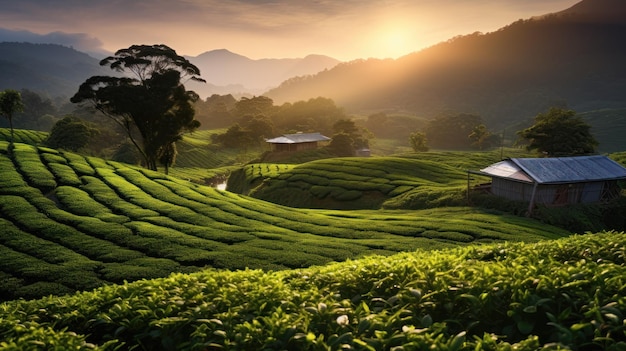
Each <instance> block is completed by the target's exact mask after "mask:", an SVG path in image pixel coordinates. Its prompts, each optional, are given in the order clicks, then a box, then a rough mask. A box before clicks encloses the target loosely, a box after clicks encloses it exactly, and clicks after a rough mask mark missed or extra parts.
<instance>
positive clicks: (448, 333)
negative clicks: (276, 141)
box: [0, 232, 626, 351]
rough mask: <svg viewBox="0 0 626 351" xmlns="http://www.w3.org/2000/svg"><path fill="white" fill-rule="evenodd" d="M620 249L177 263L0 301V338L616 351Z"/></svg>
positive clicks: (526, 248)
mask: <svg viewBox="0 0 626 351" xmlns="http://www.w3.org/2000/svg"><path fill="white" fill-rule="evenodd" d="M1 250H2V246H0V251H1ZM9 253H10V252H9ZM625 253H626V234H625V233H616V232H609V233H597V234H586V235H578V236H571V237H568V238H563V239H558V240H545V241H542V242H539V243H532V244H531V243H498V244H490V245H481V246H478V245H471V246H467V247H463V248H455V249H446V250H438V251H430V252H425V251H418V252H411V253H400V254H395V255H391V256H388V257H382V256H370V257H365V258H361V259H358V260H349V261H346V262H341V263H333V264H328V265H324V266H317V267H310V268H305V269H292V270H283V271H269V272H266V271H261V270H242V271H216V270H210V269H209V270H203V271H201V272H196V273H191V274H182V273H178V274H172V275H170V276H168V277H165V278H159V279H153V280H140V281H137V282H133V283H124V284H120V285H108V286H104V287H101V288H98V289H95V290H93V291H90V292H84V293H78V294H72V295H67V296H61V297H58V296H51V297H45V298H42V299H39V300H31V301H25V300H16V301H10V302H6V303H3V304H0V335H2V336H3V338H2V341H1V342H0V346H2V347H3V348H4V349H7V350H18V349H20V350H35V349H40V348H41V347H42V345H55V347H56V348H57V349H96V350H114V349H120V348H122V349H160V350H205V349H206V350H217V349H228V350H345V349H356V350H427V349H428V350H431V349H432V350H461V351H470V350H502V351H505V350H523V351H526V350H528V351H530V350H621V349H623V348H624V346H625V345H626V334H625V332H626V327H625V326H624V316H626V300H625V299H624V298H623V296H624V283H625V282H624V277H625V276H626V268H625V267H626V266H625V264H626V261H625V260H624V257H625ZM14 256H16V258H17V255H14ZM243 259H244V260H246V258H243ZM154 263H155V262H146V263H145V265H151V264H154ZM42 267H43V268H45V267H46V266H45V265H42ZM136 267H137V268H136V269H137V270H140V269H141V267H142V266H141V265H137V266H136ZM116 268H120V267H119V266H114V267H108V268H107V272H109V273H110V274H116V272H115V269H116ZM50 272H52V271H50ZM4 278H6V277H4ZM5 281H7V282H9V283H11V282H12V281H11V280H5ZM52 286H54V283H47V284H44V285H40V286H39V288H42V289H46V288H48V287H52Z"/></svg>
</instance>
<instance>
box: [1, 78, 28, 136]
mask: <svg viewBox="0 0 626 351" xmlns="http://www.w3.org/2000/svg"><path fill="white" fill-rule="evenodd" d="M23 110H24V104H22V96H21V95H20V93H19V92H18V91H17V90H13V89H6V90H5V91H1V92H0V115H2V116H4V117H5V118H6V119H8V120H9V125H10V127H11V145H13V115H14V114H15V113H17V112H21V111H23Z"/></svg>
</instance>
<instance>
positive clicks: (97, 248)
mask: <svg viewBox="0 0 626 351" xmlns="http://www.w3.org/2000/svg"><path fill="white" fill-rule="evenodd" d="M318 162H319V161H318ZM369 162H370V163H367V164H366V166H367V167H369V168H370V169H372V174H376V175H380V176H382V175H383V174H387V173H388V174H389V176H390V179H389V180H388V179H386V178H384V179H383V178H374V177H371V176H367V177H363V176H362V175H359V176H358V177H353V176H352V175H351V174H349V173H346V172H338V173H339V174H343V176H342V177H340V176H339V175H337V180H335V179H331V178H328V177H326V176H324V172H321V171H318V170H317V168H316V167H311V166H310V165H301V166H297V167H295V166H292V165H282V164H256V165H253V166H252V167H251V168H250V169H249V171H250V174H251V176H255V177H256V176H260V175H263V176H281V175H284V174H287V173H289V172H291V171H296V170H297V172H296V173H294V174H298V175H299V176H301V177H302V179H303V180H304V179H308V178H307V177H309V178H311V179H315V181H316V182H321V183H323V184H331V182H333V181H338V182H339V183H340V185H341V186H334V187H332V188H331V191H329V192H328V194H327V195H326V196H325V197H324V198H321V199H318V200H319V201H327V199H332V201H335V202H336V203H342V204H345V206H351V205H350V204H358V203H359V202H360V201H365V202H367V203H370V204H371V203H375V202H376V203H378V202H381V201H382V200H384V195H383V194H382V193H383V192H385V191H387V190H386V188H385V187H389V186H395V187H402V186H404V185H393V183H394V182H409V183H410V182H411V181H412V182H423V181H422V180H415V179H414V178H413V180H407V179H412V178H410V176H409V175H408V173H407V172H409V166H408V165H410V164H412V162H413V161H411V160H406V159H403V158H399V159H397V160H396V159H392V160H391V161H390V162H392V163H393V164H397V167H396V168H397V170H396V171H395V173H394V172H391V171H388V170H386V169H385V168H384V165H385V162H386V161H385V160H384V159H376V160H374V159H372V160H371V161H369ZM332 164H333V162H331V161H330V160H327V161H324V162H320V165H321V167H322V168H324V167H330V165H332ZM339 165H340V167H343V168H345V169H351V172H352V171H355V170H356V169H358V167H360V166H361V163H359V162H355V160H350V159H342V160H340V161H339ZM429 167H430V166H429ZM426 168H427V167H426V166H425V169H426ZM0 171H1V172H2V177H0V224H3V228H6V229H5V232H2V231H0V245H3V250H4V251H6V253H7V254H6V255H3V256H2V257H1V258H0V263H2V266H1V267H2V268H1V269H0V271H1V272H2V274H6V276H7V279H6V284H7V288H2V289H1V291H2V295H1V296H0V298H1V299H15V298H20V297H23V296H21V295H19V294H20V293H21V292H24V291H26V292H28V295H27V296H28V297H29V298H30V297H37V296H35V295H34V294H35V293H36V292H40V293H42V294H43V295H48V294H56V293H57V291H55V290H50V291H45V289H46V288H47V287H50V288H53V287H56V286H58V285H62V286H63V287H64V288H63V289H62V290H59V291H63V292H66V291H75V290H84V289H90V288H92V287H95V286H97V285H103V284H107V283H119V282H122V281H123V280H124V279H126V280H129V281H131V280H135V279H141V278H142V277H146V278H148V277H150V278H152V277H159V276H163V275H166V274H169V273H170V272H175V271H176V272H192V271H197V270H199V269H203V268H205V267H215V268H225V269H246V268H255V269H265V270H284V269H290V268H299V267H307V266H311V265H322V264H325V263H328V262H331V261H344V260H346V259H349V258H357V257H363V256H365V255H371V254H380V255H391V254H394V253H396V252H400V251H412V250H418V249H419V250H434V249H442V248H447V247H453V246H458V245H466V244H468V243H475V242H489V241H505V240H513V241H538V240H542V239H544V238H547V237H558V236H565V235H568V234H569V232H567V231H564V230H560V229H557V228H555V227H551V226H546V225H544V224H541V223H539V222H536V221H533V220H529V219H518V218H516V217H510V216H503V215H502V214H501V213H498V212H492V213H483V212H482V210H480V209H470V208H466V207H463V208H442V209H436V210H434V209H432V210H428V211H427V212H421V211H384V210H383V211H381V210H377V211H331V210H313V209H294V208H289V207H285V206H279V205H275V204H272V203H268V202H264V201H260V200H257V199H254V198H251V197H248V196H243V195H240V194H235V193H232V192H224V191H218V190H215V189H213V188H210V187H206V186H200V185H197V184H193V183H190V182H188V181H185V180H182V179H178V178H174V177H170V176H167V175H165V174H163V173H158V172H153V171H149V170H145V169H141V168H137V167H133V166H128V165H125V164H122V163H119V162H112V161H106V160H103V159H99V158H95V157H83V156H79V155H76V154H73V153H70V152H66V151H57V150H53V149H48V148H43V147H36V146H33V145H26V144H21V143H15V153H10V152H9V151H8V143H6V142H0ZM315 172H317V173H315ZM313 174H314V175H313ZM325 177H326V178H325ZM392 178H393V179H392ZM303 180H301V181H299V182H293V183H289V184H294V185H296V186H299V187H302V188H307V187H308V185H307V184H308V183H306V182H304V181H303ZM326 182H327V183H326ZM361 183H367V184H364V185H363V184H361ZM430 183H433V182H432V181H430V182H429V184H430ZM327 186H328V185H326V186H322V185H319V187H322V188H323V187H327ZM344 186H349V187H351V188H350V189H348V188H344ZM294 189H300V188H295V187H294V188H289V189H286V190H285V191H286V192H285V193H283V194H284V196H286V197H297V196H300V194H301V193H297V192H296V191H295V190H294ZM307 189H308V188H307ZM357 189H369V190H367V191H363V190H357ZM372 189H377V190H372ZM299 191H302V194H304V193H308V190H299ZM377 194H378V195H377ZM307 196H308V195H307ZM307 196H300V197H301V198H303V199H305V198H307ZM376 196H377V197H378V198H374V197H376ZM338 199H339V200H338ZM355 199H356V200H355ZM322 205H323V204H320V206H319V207H323V206H322ZM427 231H428V232H427ZM424 233H427V234H428V235H425V234H424ZM470 238H471V241H470ZM9 252H10V253H9ZM10 257H12V258H14V259H15V262H19V263H20V264H14V263H9V262H8V260H9V258H10ZM159 264H162V265H163V267H159ZM125 270H127V272H128V274H127V275H125V274H124V271H125ZM37 272H39V273H37ZM28 287H30V288H28Z"/></svg>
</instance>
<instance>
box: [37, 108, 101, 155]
mask: <svg viewBox="0 0 626 351" xmlns="http://www.w3.org/2000/svg"><path fill="white" fill-rule="evenodd" d="M98 133H99V131H98V129H96V128H94V127H93V126H92V125H90V124H89V123H87V122H85V121H83V120H82V119H80V118H78V117H75V116H65V117H63V118H62V119H61V120H59V121H58V122H57V123H55V124H54V126H53V127H52V130H51V131H50V134H49V135H48V138H47V139H46V141H45V144H46V145H48V146H49V147H52V148H55V149H66V150H70V151H78V150H79V149H82V148H84V147H85V146H87V145H88V144H89V142H90V141H91V138H92V137H93V136H95V135H97V134H98Z"/></svg>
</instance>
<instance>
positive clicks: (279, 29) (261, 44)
mask: <svg viewBox="0 0 626 351" xmlns="http://www.w3.org/2000/svg"><path fill="white" fill-rule="evenodd" d="M577 2H578V0H524V1H520V0H479V1H467V0H439V1H433V0H389V1H381V0H375V1H374V0H367V1H361V0H359V1H357V0H344V1H330V0H317V1H308V0H296V1H288V0H237V1H233V0H230V1H223V0H134V1H125V0H108V1H82V0H63V1H50V0H20V1H14V0H0V27H2V28H0V41H29V42H47V43H58V44H63V45H67V46H73V47H74V48H76V49H78V50H81V51H86V52H90V53H98V52H100V53H103V52H105V51H108V52H114V51H115V50H118V49H121V48H126V47H128V46H130V45H133V44H157V43H159V44H161V43H162V44H166V45H169V46H171V47H172V48H174V49H175V50H177V52H178V53H179V54H184V55H191V56H195V55H198V54H200V53H203V52H205V51H209V50H213V49H220V48H226V49H228V50H230V51H233V52H236V53H238V54H241V55H244V56H247V57H249V58H253V59H260V58H285V57H304V56H306V55H308V54H322V55H327V56H331V57H334V58H336V59H339V60H343V61H348V60H352V59H358V58H370V57H375V58H397V57H400V56H403V55H406V54H408V53H411V52H414V51H419V50H420V49H422V48H425V47H428V46H431V45H434V44H436V43H438V42H441V41H445V40H447V39H450V38H452V37H454V36H457V35H464V34H469V33H473V32H476V31H481V32H490V31H494V30H497V29H498V28H501V27H503V26H505V25H507V24H510V23H511V22H514V21H516V20H518V19H526V18H529V17H532V16H536V15H542V14H546V13H551V12H556V11H559V10H563V9H565V8H568V7H570V6H572V5H574V4H575V3H577Z"/></svg>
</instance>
